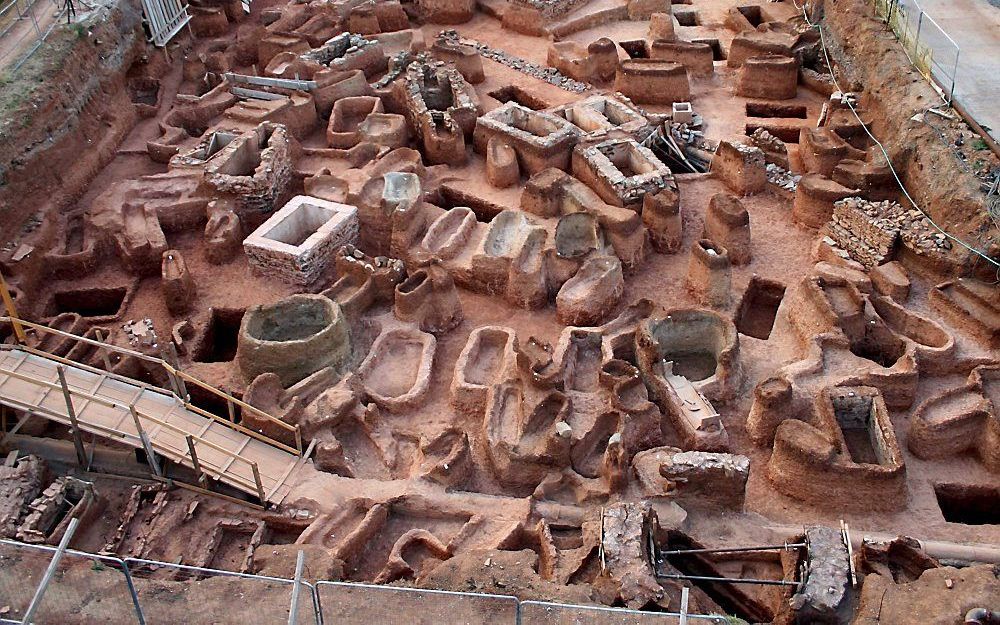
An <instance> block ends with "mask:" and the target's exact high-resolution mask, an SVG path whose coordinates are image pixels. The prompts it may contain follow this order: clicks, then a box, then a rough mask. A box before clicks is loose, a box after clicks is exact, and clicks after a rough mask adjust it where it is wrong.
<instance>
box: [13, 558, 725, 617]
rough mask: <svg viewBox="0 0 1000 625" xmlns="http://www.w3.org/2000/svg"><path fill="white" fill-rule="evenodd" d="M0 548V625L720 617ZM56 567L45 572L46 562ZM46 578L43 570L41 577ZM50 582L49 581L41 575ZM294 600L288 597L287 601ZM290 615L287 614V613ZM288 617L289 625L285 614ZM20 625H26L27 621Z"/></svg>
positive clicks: (137, 559) (49, 565) (131, 559)
mask: <svg viewBox="0 0 1000 625" xmlns="http://www.w3.org/2000/svg"><path fill="white" fill-rule="evenodd" d="M57 552H59V549H58V548H56V547H52V546H49V545H34V544H26V543H21V542H17V541H13V540H0V624H8V623H9V624H12V625H23V624H24V623H27V622H30V623H33V624H35V625H41V624H49V623H51V624H58V625H85V624H86V625H89V624H91V623H102V624H107V625H131V624H134V623H138V624H139V625H145V624H147V623H148V624H150V625H152V624H158V623H185V624H190V625H199V624H202V623H204V624H206V625H207V624H212V625H247V624H248V623H254V624H255V625H272V624H274V625H278V624H282V625H284V624H291V623H294V624H295V625H323V624H324V623H328V624H334V623H335V624H337V625H374V624H376V623H406V624H407V625H422V624H423V625H442V624H444V623H465V624H467V625H477V624H479V625H486V624H490V625H540V624H542V623H552V622H560V623H563V622H565V623H570V622H571V623H576V624H577V625H684V624H685V623H690V624H691V625H699V624H701V625H721V624H723V623H726V622H727V621H726V617H722V616H718V615H704V614H687V613H685V614H683V615H682V614H679V613H669V612H640V611H636V610H626V609H621V608H606V607H600V606H581V605H569V604H560V603H550V602H544V601H520V600H518V599H517V597H513V596H510V595H491V594H484V593H471V592H454V591H447V590H430V589H422V588H408V587H401V586H379V585H374V584H362V583H356V582H327V581H320V582H316V583H315V584H310V583H307V582H305V581H301V582H299V585H298V593H296V583H295V580H292V579H286V578H280V577H267V576H262V575H251V574H246V573H235V572H232V571H222V570H218V569H209V568H204V567H197V566H186V565H183V564H176V563H169V562H159V561H156V560H145V559H139V558H125V559H121V558H116V557H113V556H107V555H99V554H94V553H88V552H84V551H78V550H73V549H67V550H65V551H64V552H63V553H62V556H61V559H60V558H58V557H56V556H57ZM54 561H55V562H56V565H55V566H53V562H54ZM50 569H51V571H50ZM47 573H51V575H47ZM296 594H297V595H298V596H297V597H296ZM293 606H297V607H293ZM293 611H294V613H295V615H296V616H295V618H292V617H291V615H292V613H293ZM29 613H30V621H28V620H26V617H29Z"/></svg>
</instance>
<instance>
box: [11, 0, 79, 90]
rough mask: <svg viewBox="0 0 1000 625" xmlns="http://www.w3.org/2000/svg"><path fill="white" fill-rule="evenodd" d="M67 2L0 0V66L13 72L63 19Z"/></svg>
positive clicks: (63, 21)
mask: <svg viewBox="0 0 1000 625" xmlns="http://www.w3.org/2000/svg"><path fill="white" fill-rule="evenodd" d="M67 8H68V5H67V4H66V3H64V2H60V0H9V1H7V2H2V1H0V70H3V71H6V72H8V73H13V72H16V71H17V70H18V69H20V67H21V65H23V64H24V62H25V61H27V60H28V59H29V58H30V57H31V55H32V54H34V52H35V50H37V49H38V48H39V47H40V46H41V45H42V44H43V43H44V42H45V40H46V39H47V38H48V37H49V35H51V34H52V31H53V30H54V29H55V28H56V27H57V26H58V25H59V24H62V23H65V20H66V18H65V15H66V11H67Z"/></svg>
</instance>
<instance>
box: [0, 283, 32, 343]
mask: <svg viewBox="0 0 1000 625" xmlns="http://www.w3.org/2000/svg"><path fill="white" fill-rule="evenodd" d="M0 298H2V299H3V307H4V308H5V309H7V315H8V316H9V317H10V324H11V325H12V326H14V336H16V337H17V342H18V343H21V344H22V345H23V344H25V343H27V342H28V335H27V334H25V333H24V328H23V327H21V321H20V319H18V317H17V309H16V308H15V307H14V298H13V296H11V294H10V289H8V288H7V280H5V279H4V277H3V274H2V273H0Z"/></svg>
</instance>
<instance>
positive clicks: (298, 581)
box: [288, 549, 306, 625]
mask: <svg viewBox="0 0 1000 625" xmlns="http://www.w3.org/2000/svg"><path fill="white" fill-rule="evenodd" d="M305 564H306V552H305V551H303V550H301V549H299V554H298V555H297V556H296V557H295V583H294V585H293V586H292V604H291V605H290V606H289V608H288V625H295V624H296V623H297V622H298V620H299V592H300V591H301V590H302V570H303V568H305Z"/></svg>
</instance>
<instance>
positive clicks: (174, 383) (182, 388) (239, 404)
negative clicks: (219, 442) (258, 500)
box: [0, 316, 304, 457]
mask: <svg viewBox="0 0 1000 625" xmlns="http://www.w3.org/2000/svg"><path fill="white" fill-rule="evenodd" d="M3 323H10V324H11V326H13V328H14V336H15V338H16V339H17V341H18V343H19V349H23V350H25V351H27V352H30V353H34V354H38V355H41V356H44V357H45V358H51V359H53V360H56V361H59V362H61V363H63V364H67V365H70V366H74V367H81V368H84V369H88V370H94V369H93V368H92V367H89V366H88V365H85V364H82V363H79V362H75V361H73V360H69V359H67V358H63V357H62V356H57V355H54V354H50V353H48V352H45V351H42V350H39V349H36V348H34V347H31V346H30V345H28V331H29V330H30V331H32V332H34V333H35V334H36V336H37V337H40V336H41V335H44V334H49V335H53V336H58V337H60V338H64V339H69V340H71V341H75V342H78V343H82V344H85V345H89V346H91V347H94V348H96V349H97V350H98V351H99V352H101V353H102V354H105V355H117V356H118V357H119V358H122V357H131V358H136V359H138V360H141V361H143V362H146V363H149V364H151V365H153V366H155V367H160V368H162V369H163V371H164V372H165V373H166V375H167V378H168V379H169V380H170V385H171V388H170V389H161V388H159V387H150V388H154V389H156V390H158V391H163V390H166V391H167V392H169V393H171V394H172V395H173V396H174V397H176V398H177V399H178V400H179V401H180V402H181V403H183V405H184V408H186V409H187V410H190V411H191V412H194V413H196V414H198V415H200V416H202V417H205V418H206V419H211V420H213V421H215V422H217V423H220V424H222V425H225V426H226V427H229V428H231V429H233V430H236V431H237V432H240V433H241V434H245V435H247V436H250V437H252V438H255V439H257V440H260V441H262V442H265V443H268V444H270V445H273V446H275V447H278V448H279V449H283V450H284V451H287V452H289V453H292V454H295V455H297V456H300V457H301V456H302V454H303V452H304V449H303V447H302V433H301V430H300V429H299V426H298V425H291V424H288V423H285V422H284V421H282V420H281V419H278V418H276V417H273V416H271V415H270V414H268V413H266V412H264V411H263V410H261V409H259V408H256V407H254V406H252V405H250V404H248V403H246V402H245V401H243V400H241V399H237V398H235V397H233V396H232V395H230V394H229V393H226V392H225V391H223V390H221V389H218V388H216V387H214V386H212V385H211V384H208V383H207V382H203V381H201V380H199V379H198V378H196V377H194V376H192V375H190V374H189V373H186V372H184V371H182V370H181V368H180V365H179V363H177V360H176V357H171V360H173V361H174V364H171V363H169V362H167V361H166V360H164V359H162V358H157V357H156V356H150V355H148V354H144V353H142V352H138V351H135V350H132V349H127V348H124V347H118V346H117V345H112V344H111V343H106V342H104V341H100V340H96V339H91V338H87V337H85V336H79V335H76V334H72V333H70V332H65V331H63V330H57V329H56V328H50V327H49V326H46V325H42V324H39V323H33V322H31V321H25V320H24V319H20V318H18V317H12V316H3V317H0V324H3ZM167 345H170V343H169V342H168V343H167ZM168 353H169V351H168ZM105 367H106V368H107V369H110V360H105ZM102 373H107V374H109V375H115V374H114V373H113V372H111V371H110V370H107V371H103V372H102ZM119 377H120V376H119ZM124 379H126V380H127V381H129V382H130V383H133V384H137V385H143V386H147V387H148V386H149V385H146V384H144V383H143V382H139V381H138V380H133V379H131V378H124ZM187 384H193V385H195V386H197V387H198V388H200V389H202V390H204V391H206V392H208V393H210V394H212V395H214V396H216V397H218V398H219V399H222V400H223V401H225V402H226V408H227V411H228V416H229V419H228V420H227V419H223V418H222V417H220V416H218V415H216V414H214V413H212V412H209V411H207V410H205V409H203V408H201V407H200V406H196V405H194V404H193V403H191V395H190V394H189V393H188V392H187ZM237 408H238V409H239V411H240V414H252V415H253V416H255V417H257V418H259V419H262V420H264V421H265V422H266V423H268V424H270V425H272V426H274V427H276V428H278V429H280V430H283V431H285V432H288V433H289V434H290V435H292V436H294V438H295V446H294V447H291V446H289V445H286V444H285V443H283V442H281V441H279V440H276V439H274V438H272V437H270V436H267V435H265V434H263V433H262V432H257V431H254V430H251V429H250V428H247V427H244V426H242V425H240V424H239V423H237V422H236V419H237Z"/></svg>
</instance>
